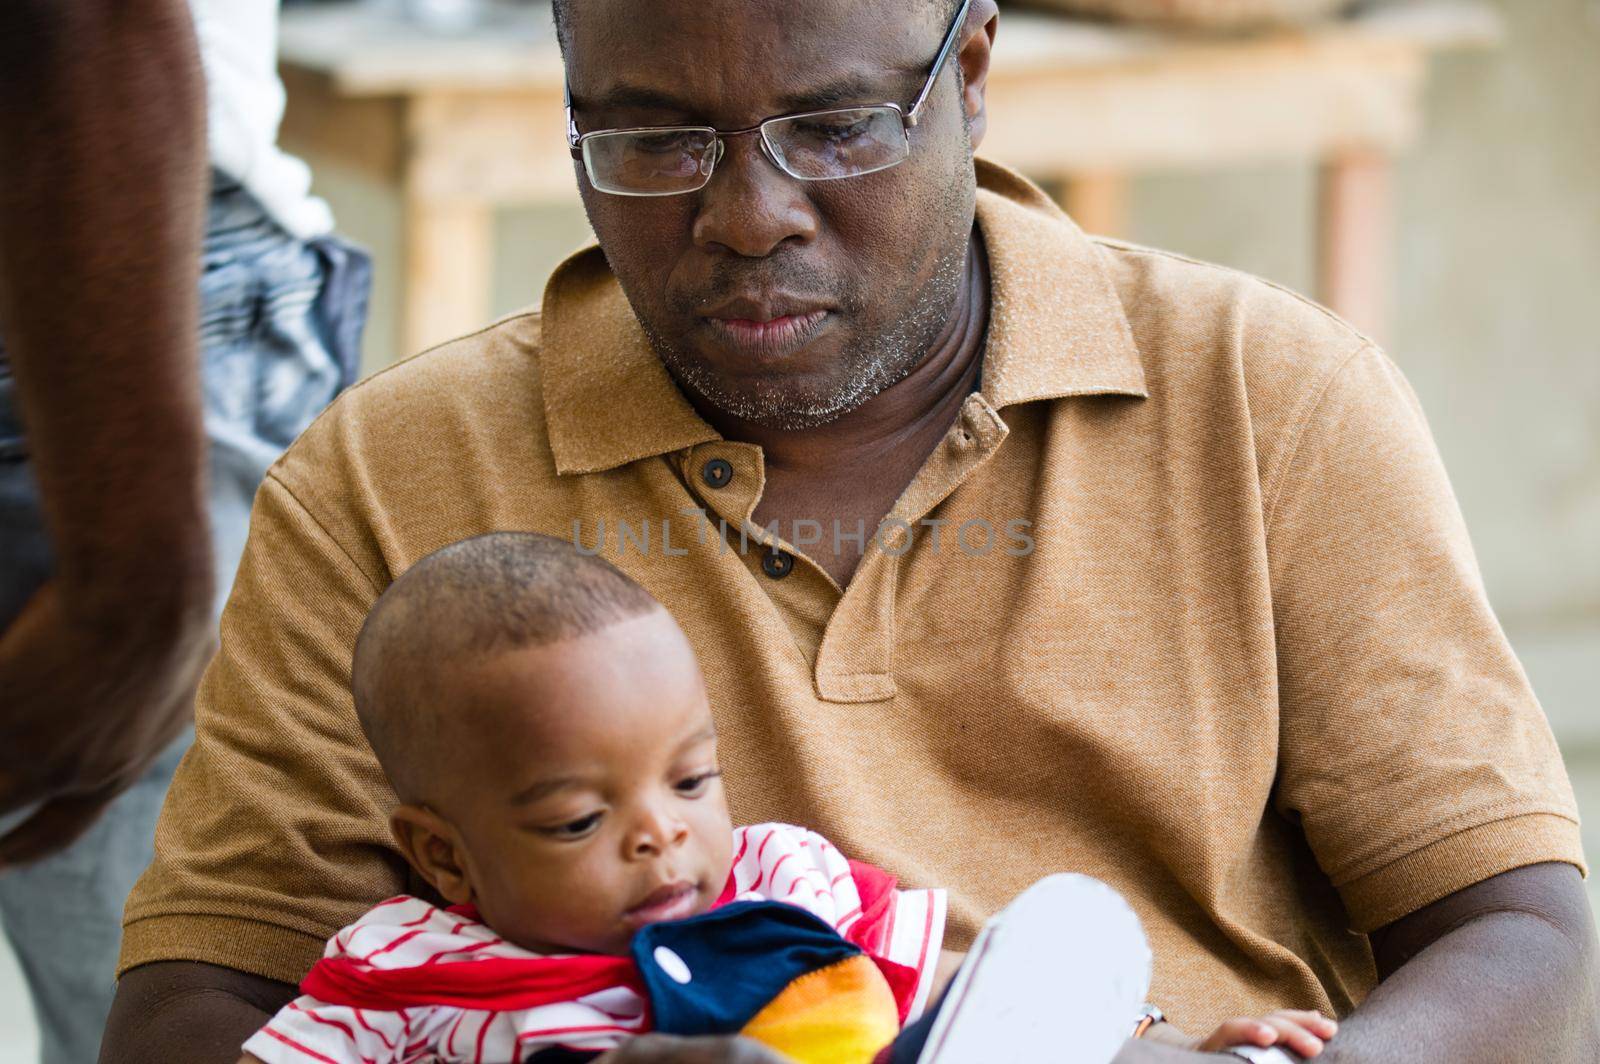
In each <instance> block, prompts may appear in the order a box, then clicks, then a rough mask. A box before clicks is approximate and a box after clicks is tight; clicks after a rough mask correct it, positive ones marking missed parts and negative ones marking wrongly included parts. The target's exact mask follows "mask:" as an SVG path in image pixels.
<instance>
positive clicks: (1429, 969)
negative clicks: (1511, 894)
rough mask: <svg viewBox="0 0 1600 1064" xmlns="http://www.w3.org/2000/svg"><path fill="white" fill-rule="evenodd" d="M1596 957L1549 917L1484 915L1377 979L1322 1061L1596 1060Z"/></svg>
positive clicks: (1582, 1063) (1599, 1037) (1489, 1063)
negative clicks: (1372, 989)
mask: <svg viewBox="0 0 1600 1064" xmlns="http://www.w3.org/2000/svg"><path fill="white" fill-rule="evenodd" d="M1591 933H1592V932H1591ZM1594 965H1595V959H1594V952H1593V948H1592V946H1588V945H1586V944H1585V943H1584V942H1582V941H1581V940H1575V939H1574V937H1573V936H1572V935H1571V933H1570V932H1569V931H1568V930H1567V929H1565V928H1563V927H1560V926H1558V925H1556V924H1554V923H1551V922H1549V921H1548V920H1546V919H1545V918H1544V917H1543V916H1541V915H1533V914H1528V913H1517V912H1509V913H1494V914H1490V915H1485V916H1482V917H1479V918H1477V919H1474V920H1472V921H1471V922H1469V923H1466V924H1464V925H1463V926H1461V927H1459V928H1457V929H1456V930H1454V931H1452V932H1450V933H1449V934H1447V935H1445V936H1444V937H1443V938H1441V939H1439V940H1438V941H1436V942H1434V943H1433V944H1432V945H1430V946H1429V947H1427V948H1426V949H1425V950H1423V951H1422V952H1421V953H1419V954H1417V955H1416V956H1415V957H1413V958H1412V959H1411V960H1410V961H1409V962H1408V963H1406V964H1405V966H1404V967H1402V968H1401V969H1400V970H1399V971H1397V972H1395V973H1394V974H1393V975H1392V976H1390V977H1389V978H1388V979H1386V980H1385V981H1384V982H1383V983H1381V984H1379V986H1378V988H1377V989H1376V990H1374V991H1373V993H1372V995H1371V996H1370V997H1368V998H1367V1000H1366V1001H1365V1002H1364V1003H1363V1004H1362V1005H1361V1007H1360V1008H1359V1009H1357V1010H1356V1011H1355V1013H1354V1014H1352V1015H1351V1016H1349V1017H1348V1018H1347V1019H1345V1020H1344V1021H1343V1022H1342V1023H1341V1025H1340V1028H1339V1034H1338V1036H1337V1037H1336V1038H1334V1039H1333V1041H1331V1042H1330V1043H1329V1044H1328V1048H1327V1051H1326V1052H1325V1053H1324V1054H1323V1056H1322V1057H1321V1058H1319V1064H1380V1062H1387V1061H1394V1060H1405V1061H1408V1062H1411V1064H1431V1062H1434V1061H1437V1062H1439V1064H1505V1062H1506V1061H1527V1062H1529V1064H1534V1062H1537V1064H1592V1062H1593V1061H1595V1060H1600V1017H1597V1009H1600V1006H1597V998H1596V995H1597V991H1600V987H1596V985H1595V976H1594V970H1595V968H1594Z"/></svg>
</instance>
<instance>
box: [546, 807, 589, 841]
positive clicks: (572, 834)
mask: <svg viewBox="0 0 1600 1064" xmlns="http://www.w3.org/2000/svg"><path fill="white" fill-rule="evenodd" d="M599 826H600V814H599V813H590V814H589V815H588V816H586V817H581V818H580V819H578V820H569V821H568V822H567V823H565V824H557V825H556V826H555V827H551V828H544V829H542V830H543V831H544V833H545V834H546V835H550V836H552V837H554V838H557V839H569V840H570V839H581V838H583V837H584V836H585V835H588V834H590V833H591V832H593V831H594V829H595V828H597V827H599Z"/></svg>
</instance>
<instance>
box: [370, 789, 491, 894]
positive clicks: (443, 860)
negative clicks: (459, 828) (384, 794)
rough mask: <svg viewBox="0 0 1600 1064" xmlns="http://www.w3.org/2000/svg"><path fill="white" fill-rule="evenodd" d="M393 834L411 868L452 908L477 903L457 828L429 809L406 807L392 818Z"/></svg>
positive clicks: (391, 816)
mask: <svg viewBox="0 0 1600 1064" xmlns="http://www.w3.org/2000/svg"><path fill="white" fill-rule="evenodd" d="M389 830H390V831H391V832H393V833H394V841H395V844H396V845H398V846H399V847H400V852H401V853H403V854H405V858H406V860H407V861H410V862H411V867H412V868H415V869H416V870H417V873H418V874H419V875H421V876H422V878H423V879H426V880H427V881H428V882H429V883H430V884H432V885H433V889H434V890H437V891H438V892H439V893H440V895H442V896H443V897H444V898H445V899H447V900H448V901H449V902H450V904H452V905H465V904H467V903H469V902H471V901H472V900H473V898H474V897H475V891H474V890H473V886H472V873H471V870H470V869H469V868H468V867H467V859H466V848H465V847H463V846H462V845H461V836H460V835H459V834H457V832H456V829H455V826H454V825H453V824H451V823H450V822H449V821H448V820H446V819H445V818H444V817H442V816H440V815H439V814H438V813H435V812H434V811H433V810H431V809H429V808H427V807H426V806H421V805H402V806H400V807H399V808H398V809H396V810H395V811H394V812H393V813H391V814H390V815H389Z"/></svg>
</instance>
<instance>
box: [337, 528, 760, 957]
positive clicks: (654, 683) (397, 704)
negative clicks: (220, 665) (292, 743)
mask: <svg viewBox="0 0 1600 1064" xmlns="http://www.w3.org/2000/svg"><path fill="white" fill-rule="evenodd" d="M352 672H353V685H354V688H355V701H356V712H357V714H358V715H359V717H360V719H361V727H362V729H363V730H364V731H365V732H366V734H367V739H368V740H369V741H370V742H371V744H372V749H373V750H374V752H376V754H377V755H378V760H379V762H380V763H381V764H382V765H383V768H384V771H385V772H387V773H388V775H389V780H390V782H391V783H392V784H393V785H394V788H395V791H396V792H397V793H398V795H399V798H400V801H401V803H402V804H401V805H400V806H399V808H397V809H396V810H395V811H394V814H393V816H392V818H391V826H392V827H393V830H394V834H395V838H396V840H397V841H398V843H399V846H400V849H401V851H402V852H403V853H404V854H405V856H406V858H407V860H409V861H410V862H411V864H412V865H413V866H414V867H415V868H416V869H417V871H418V872H419V873H420V874H421V875H422V876H423V877H424V878H425V879H427V881H428V882H429V883H431V884H433V886H434V888H435V889H437V890H438V891H439V893H440V894H441V895H443V896H444V897H445V898H447V899H449V900H450V901H451V902H453V903H457V904H460V903H464V902H471V903H473V904H474V905H476V906H477V908H478V911H479V912H480V914H481V915H482V916H483V919H484V921H485V922H486V923H488V924H489V926H491V927H493V928H494V929H495V931H496V932H497V933H498V934H499V935H501V936H502V937H503V938H505V939H507V940H508V941H510V942H513V943H516V944H517V945H519V946H523V947H526V948H528V949H532V950H536V951H539V952H545V953H564V952H594V953H624V952H626V951H627V948H628V942H629V940H630V939H631V938H632V936H633V933H634V932H635V931H637V930H638V929H639V928H640V927H642V926H644V925H645V924H647V923H653V922H656V921H659V920H670V919H678V918H681V917H684V916H689V915H692V914H694V913H698V912H701V911H703V910H705V909H706V908H708V907H709V906H710V905H711V904H712V902H713V901H715V899H716V897H717V895H718V894H719V893H720V892H721V890H722V887H723V884H724V882H725V881H726V878H727V874H728V866H729V862H730V860H731V853H730V850H731V847H732V826H731V823H730V821H729V817H728V808H727V804H726V801H725V799H724V797H723V792H722V781H721V778H720V773H719V771H718V768H717V745H716V734H715V732H714V731H713V728H712V722H711V710H710V707H709V705H708V703H707V701H706V692H705V684H704V681H703V680H702V678H701V675H700V668H699V666H698V664H697V663H696V661H695V657H694V653H693V651H692V650H691V649H690V647H689V643H688V640H686V639H685V638H684V635H683V632H682V631H681V630H679V628H678V625H677V623H676V622H675V621H673V619H672V616H671V615H670V614H668V613H667V611H666V610H664V609H663V608H662V607H661V606H660V604H659V603H657V602H656V601H655V600H654V599H653V598H651V597H650V595H649V594H648V593H647V592H646V591H645V590H644V589H643V588H641V587H640V586H639V585H638V584H635V583H634V582H633V581H632V580H630V579H628V577H626V576H624V575H623V574H622V573H621V572H620V571H618V570H617V569H616V568H615V567H613V566H612V565H610V564H608V563H607V562H605V561H602V560H601V559H599V558H594V557H588V556H585V555H582V554H580V553H579V552H578V551H577V550H575V549H574V548H573V546H572V545H571V544H570V543H564V542H562V541H561V540H558V539H552V538H550V537H547V536H539V535H533V534H531V533H495V534H492V535H486V536H479V537H477V538H475V539H469V540H465V541H463V542H461V543H457V544H454V545H452V546H449V547H445V548H444V549H442V550H439V551H437V552H435V553H433V554H430V555H429V556H428V557H426V558H424V559H423V560H422V561H420V562H418V563H417V564H416V565H415V566H413V567H412V568H411V569H409V570H407V571H406V572H405V573H404V574H403V575H402V576H401V577H400V579H398V580H396V581H395V582H394V583H393V584H392V585H391V586H390V587H389V589H388V590H387V591H385V592H384V593H383V595H382V597H380V598H379V599H378V602H377V604H376V605H375V606H374V607H373V609H372V613H371V614H370V615H369V616H368V617H367V622H366V624H365V625H364V626H363V628H362V629H361V636H360V638H359V639H358V640H357V642H356V651H355V661H354V665H353V667H352Z"/></svg>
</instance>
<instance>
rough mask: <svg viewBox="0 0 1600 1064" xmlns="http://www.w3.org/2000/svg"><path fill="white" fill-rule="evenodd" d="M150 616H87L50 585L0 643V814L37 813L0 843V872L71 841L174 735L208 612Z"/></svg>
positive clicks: (183, 718) (201, 655) (190, 695)
mask: <svg viewBox="0 0 1600 1064" xmlns="http://www.w3.org/2000/svg"><path fill="white" fill-rule="evenodd" d="M139 612H140V611H138V610H136V609H132V608H130V609H129V610H128V611H127V613H128V617H129V618H135V617H139ZM159 613H160V611H159V610H152V609H149V608H148V607H147V608H146V611H145V616H144V617H142V618H139V619H138V620H137V621H135V620H131V619H127V618H119V617H116V616H112V617H94V616H86V615H84V613H82V612H79V611H75V610H74V609H73V604H72V603H70V602H69V601H67V596H66V595H65V594H63V592H62V588H61V587H60V585H59V584H57V583H55V582H52V583H48V584H46V585H45V586H44V587H43V588H42V589H41V590H40V591H39V592H38V593H37V594H36V595H35V596H34V597H33V599H32V600H31V601H30V602H29V603H28V605H27V606H26V607H25V608H24V610H23V612H22V615H21V616H20V617H18V618H17V619H16V621H15V622H13V623H12V625H11V626H10V627H9V628H7V629H6V630H5V631H4V632H0V689H3V690H4V691H5V692H6V708H5V717H4V719H3V721H0V736H3V738H4V740H5V742H4V749H5V753H4V755H3V760H0V813H6V812H12V811H15V810H17V809H21V808H26V807H29V806H33V805H39V803H42V805H39V808H38V810H37V811H36V812H34V813H32V815H31V816H29V817H28V819H27V820H25V821H24V822H23V823H22V824H21V825H19V826H17V827H16V828H14V829H13V830H12V831H11V832H10V833H9V834H7V835H5V836H4V837H3V838H0V869H3V868H4V867H5V866H6V865H12V864H19V863H25V862H27V861H31V860H34V859H36V858H39V857H42V856H44V855H46V854H47V853H50V852H51V851H53V850H57V849H60V848H62V847H64V846H66V845H67V844H69V843H70V842H71V841H72V840H73V839H75V838H77V837H78V836H79V835H80V834H82V833H83V832H84V831H85V830H86V829H87V828H88V827H89V826H90V825H91V824H93V823H94V821H95V820H96V819H97V818H98V817H99V815H100V813H101V812H102V811H103V810H104V809H105V807H106V805H107V804H109V803H110V802H111V801H112V800H113V799H115V798H116V796H117V795H118V794H120V793H122V791H124V790H126V789H127V788H128V787H130V786H132V784H133V783H134V782H135V781H137V780H138V778H139V777H140V776H141V775H142V774H143V773H144V771H145V770H146V769H147V768H148V767H149V765H150V763H151V761H153V760H154V759H155V758H156V757H157V756H158V755H159V754H160V753H161V751H162V750H163V749H165V748H166V746H167V745H168V744H169V743H170V742H172V740H173V739H175V738H176V737H177V736H178V735H179V734H180V733H181V732H182V731H183V729H184V727H185V725H186V724H187V722H188V721H189V719H190V715H191V707H192V705H193V701H194V688H195V682H196V679H197V678H198V676H199V671H200V669H201V667H202V666H203V665H204V664H205V661H206V658H207V657H208V656H209V654H210V651H211V646H212V642H213V637H212V635H211V604H210V602H209V601H207V600H202V601H201V602H199V603H198V604H197V606H195V605H192V606H190V607H189V609H188V613H187V615H186V616H185V615H181V614H180V615H179V616H177V617H171V618H160V619H159V620H158V619H156V617H157V616H158V615H159ZM130 707H138V712H128V710H129V708H130Z"/></svg>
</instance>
